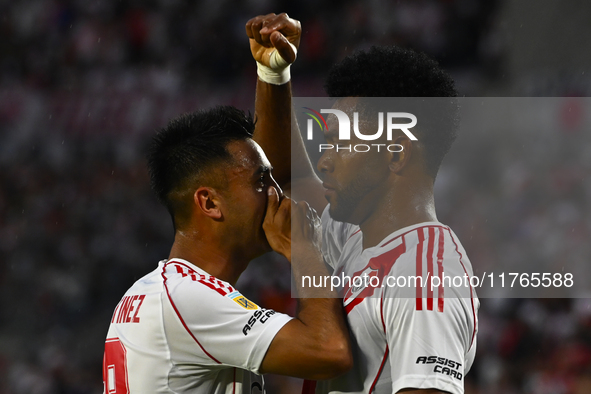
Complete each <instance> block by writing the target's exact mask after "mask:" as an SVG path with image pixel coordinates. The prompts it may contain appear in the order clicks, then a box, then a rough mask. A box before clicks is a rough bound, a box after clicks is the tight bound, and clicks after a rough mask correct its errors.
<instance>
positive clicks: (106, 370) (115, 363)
mask: <svg viewBox="0 0 591 394" xmlns="http://www.w3.org/2000/svg"><path fill="white" fill-rule="evenodd" d="M125 354H126V351H125V346H123V344H122V343H121V341H120V340H119V338H110V339H107V341H106V342H105V356H104V358H103V382H104V384H105V394H113V393H117V394H129V384H128V382H127V362H126V359H125Z"/></svg>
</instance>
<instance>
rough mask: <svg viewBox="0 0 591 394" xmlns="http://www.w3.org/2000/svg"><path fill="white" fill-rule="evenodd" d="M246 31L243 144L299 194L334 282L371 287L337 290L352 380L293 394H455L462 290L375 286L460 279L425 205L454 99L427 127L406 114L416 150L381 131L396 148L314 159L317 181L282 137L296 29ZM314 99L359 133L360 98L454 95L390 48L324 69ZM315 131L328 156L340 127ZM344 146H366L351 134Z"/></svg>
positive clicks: (370, 127)
mask: <svg viewBox="0 0 591 394" xmlns="http://www.w3.org/2000/svg"><path fill="white" fill-rule="evenodd" d="M246 32H247V35H248V37H249V39H250V47H251V52H252V54H253V57H254V59H255V60H256V61H257V62H258V75H259V78H258V82H257V95H256V106H255V114H256V116H257V127H256V130H255V134H254V137H255V140H256V141H257V142H258V143H259V144H260V145H261V146H262V147H263V149H265V151H266V152H267V154H268V156H269V158H270V160H271V161H272V162H273V164H274V166H275V170H276V171H275V173H276V174H277V176H276V179H277V182H278V183H279V184H280V185H281V186H282V187H284V190H285V192H286V193H287V194H290V193H292V192H293V193H294V194H296V193H299V195H297V196H296V197H297V198H303V199H305V200H306V201H308V202H310V204H311V205H312V206H313V207H314V208H316V209H317V210H318V212H321V211H323V214H322V221H323V256H324V259H325V261H326V262H327V263H328V264H329V265H330V266H332V268H333V270H334V274H335V275H337V276H340V275H347V276H349V277H353V278H356V277H357V278H364V277H365V278H375V279H376V280H377V282H378V285H377V286H369V285H367V284H364V285H360V286H351V285H345V287H344V288H343V304H344V306H345V310H346V313H347V320H348V322H349V325H350V330H351V333H352V341H353V356H354V366H353V368H352V370H351V371H349V372H348V373H347V374H345V375H343V376H341V377H338V378H335V379H332V380H327V381H322V382H318V384H317V385H316V384H315V383H312V382H307V383H306V384H305V385H304V393H312V392H316V393H335V394H336V393H384V394H385V393H397V392H405V393H410V392H417V393H441V392H447V393H454V394H459V393H463V392H464V376H465V374H466V373H467V372H468V370H469V369H470V366H471V364H472V362H473V360H474V355H475V351H476V333H477V326H478V323H477V310H478V305H479V303H478V299H477V298H476V294H475V292H474V289H473V288H472V287H470V286H458V287H455V286H452V285H447V284H446V285H441V286H436V287H435V288H433V287H429V286H425V288H423V287H421V286H420V285H419V286H416V287H413V288H412V289H411V292H410V294H409V293H408V292H406V293H405V292H404V290H403V289H401V288H400V287H395V286H392V285H387V283H388V280H389V278H398V277H404V278H410V277H415V278H417V277H419V278H421V280H424V279H427V280H428V279H430V278H433V277H437V278H439V279H441V278H443V276H444V274H445V275H447V276H453V277H456V276H460V277H464V276H465V275H472V267H471V264H470V261H469V259H468V257H467V256H466V252H465V250H464V249H463V247H462V246H461V243H460V242H459V240H458V238H457V237H456V235H455V234H454V233H453V232H452V231H451V229H450V228H449V227H447V226H445V225H444V224H442V223H440V222H439V221H438V220H437V217H436V213H435V204H434V196H433V185H434V182H435V177H436V174H437V171H438V169H439V166H440V164H441V161H442V160H443V157H444V156H445V154H446V153H447V151H448V150H449V149H450V147H451V144H452V142H453V140H454V139H455V135H456V132H455V127H454V126H455V123H456V113H457V105H456V104H455V103H454V100H449V99H445V100H443V103H444V104H443V106H442V107H441V108H443V109H444V110H445V111H439V115H442V116H441V117H440V118H437V120H438V121H435V122H429V121H425V122H423V120H425V119H426V118H424V117H423V115H420V116H417V117H418V118H419V122H422V123H419V126H417V127H416V128H413V133H416V138H417V140H416V141H415V140H412V139H411V138H410V137H409V136H408V135H406V133H403V132H402V131H401V130H397V131H393V134H392V140H391V141H390V143H392V144H396V145H397V146H401V147H402V149H398V150H395V151H389V150H386V149H382V150H381V151H372V152H356V151H353V150H351V149H349V150H347V149H346V147H345V148H343V149H341V150H337V149H326V150H324V151H323V154H322V156H321V157H320V159H319V161H318V164H317V169H318V171H319V172H320V175H321V178H322V181H321V180H319V179H318V177H317V176H316V174H315V172H314V171H313V169H312V166H311V164H310V161H309V159H308V158H307V155H306V153H305V149H304V144H303V141H302V138H301V135H300V133H299V132H297V133H290V130H291V128H292V119H291V116H290V113H291V110H292V108H291V83H290V82H289V75H288V74H289V71H286V69H287V68H288V67H289V63H291V62H292V61H293V59H294V58H295V54H296V53H295V51H294V50H293V49H294V48H293V47H292V46H291V45H289V43H288V42H287V41H289V42H291V43H292V44H293V43H295V42H299V35H300V34H301V27H300V24H299V22H297V21H295V20H293V19H291V18H289V17H288V16H287V15H286V14H280V15H275V14H269V15H265V16H259V17H256V18H253V19H251V20H250V21H249V22H248V23H247V24H246ZM276 54H280V55H281V56H282V57H283V58H284V59H285V62H283V64H279V65H278V63H277V62H276V61H275V62H273V63H272V62H270V61H269V59H272V58H274V57H276ZM284 55H285V56H284ZM326 89H327V92H328V94H329V96H331V97H335V98H336V101H335V103H334V105H333V107H332V109H333V110H338V111H342V112H343V113H345V114H346V115H348V117H349V119H354V114H355V113H358V114H359V118H360V120H359V124H360V126H359V128H360V129H362V130H361V132H362V134H365V135H369V134H372V133H373V132H374V131H375V128H376V127H377V124H376V123H377V122H376V121H375V120H373V118H369V117H367V116H365V115H367V113H375V110H373V112H372V108H370V107H368V106H367V105H368V104H367V103H368V102H369V101H371V100H370V99H366V97H447V98H450V97H455V96H456V91H455V89H454V86H453V80H452V79H451V78H450V77H449V76H448V75H447V74H445V73H444V72H443V71H442V70H441V69H440V68H439V66H438V65H437V63H436V62H434V61H433V60H431V59H429V58H428V57H426V56H425V55H423V54H419V53H416V52H414V51H411V50H406V49H401V48H397V47H372V48H371V49H369V50H366V51H360V52H356V53H355V54H354V55H352V56H349V57H347V58H345V59H344V60H343V61H341V62H340V63H338V64H337V65H335V66H334V67H333V68H332V69H331V71H330V73H329V76H328V78H327V82H326ZM422 102H423V103H425V106H427V107H428V106H429V105H431V104H430V103H431V102H430V100H422ZM415 108H416V109H417V110H423V111H424V110H425V108H423V106H422V105H419V106H415ZM441 108H439V109H440V110H441ZM333 112H334V111H333ZM364 116H365V117H364ZM326 121H327V126H328V127H327V128H326V130H325V138H326V140H327V141H326V142H327V143H328V144H330V145H333V146H337V145H338V144H339V139H338V137H339V136H338V134H337V133H336V130H339V124H340V123H337V119H336V117H335V116H332V115H329V116H328V117H327V118H326ZM293 127H297V124H294V125H293ZM349 142H350V143H351V144H354V143H364V142H366V141H364V140H362V139H360V138H359V137H358V136H357V135H355V136H351V138H350V141H349ZM327 203H328V204H327ZM365 283H367V282H365ZM426 283H429V282H428V281H427V282H426Z"/></svg>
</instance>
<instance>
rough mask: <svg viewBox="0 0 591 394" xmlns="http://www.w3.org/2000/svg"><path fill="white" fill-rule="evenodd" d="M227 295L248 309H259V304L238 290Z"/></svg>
mask: <svg viewBox="0 0 591 394" xmlns="http://www.w3.org/2000/svg"><path fill="white" fill-rule="evenodd" d="M226 297H230V298H231V299H232V300H234V302H235V303H237V304H238V305H240V306H241V307H243V308H244V309H248V310H256V309H259V306H258V305H257V304H255V303H254V302H252V301H251V300H249V299H248V298H246V297H245V296H243V295H242V294H240V293H239V292H237V291H234V292H232V293H230V294H228V295H227V296H226Z"/></svg>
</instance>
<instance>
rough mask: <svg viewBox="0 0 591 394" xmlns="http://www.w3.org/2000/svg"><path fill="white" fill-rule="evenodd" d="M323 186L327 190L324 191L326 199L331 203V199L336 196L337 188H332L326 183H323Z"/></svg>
mask: <svg viewBox="0 0 591 394" xmlns="http://www.w3.org/2000/svg"><path fill="white" fill-rule="evenodd" d="M322 186H323V187H324V188H325V189H326V190H325V191H324V198H326V199H327V200H328V201H329V202H330V199H331V197H333V196H334V195H335V194H336V191H335V187H334V186H332V185H331V184H330V183H326V182H324V183H322Z"/></svg>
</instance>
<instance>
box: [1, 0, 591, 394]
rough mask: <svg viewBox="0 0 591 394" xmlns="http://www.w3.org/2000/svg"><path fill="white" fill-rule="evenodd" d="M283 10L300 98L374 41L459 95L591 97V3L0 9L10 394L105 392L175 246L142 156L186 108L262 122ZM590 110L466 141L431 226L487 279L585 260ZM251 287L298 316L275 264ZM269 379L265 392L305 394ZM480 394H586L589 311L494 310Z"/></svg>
mask: <svg viewBox="0 0 591 394" xmlns="http://www.w3.org/2000/svg"><path fill="white" fill-rule="evenodd" d="M282 11H285V12H288V13H289V15H290V16H292V17H294V18H297V19H300V20H301V21H302V26H303V38H302V43H301V50H300V52H299V54H298V60H297V62H296V64H295V65H294V66H293V67H292V75H293V76H294V81H295V82H294V90H295V95H298V96H316V95H320V96H321V95H323V90H322V80H323V77H324V75H325V73H326V71H327V70H328V68H329V66H330V65H331V64H332V63H333V62H335V61H337V60H339V59H341V58H342V57H343V56H345V55H347V54H350V53H352V52H353V51H354V50H356V49H360V48H367V47H369V46H370V45H373V44H398V45H403V46H409V47H413V48H415V49H418V50H421V51H424V52H426V53H427V54H429V55H431V56H433V57H435V58H436V59H438V60H439V61H440V63H441V64H442V65H443V66H444V67H445V68H446V69H447V70H448V71H449V72H450V73H451V74H452V75H453V76H454V78H455V80H456V81H457V85H458V88H459V90H460V93H461V94H462V95H466V96H568V97H580V96H589V95H590V93H591V78H590V76H591V70H590V66H591V51H589V50H588V47H587V46H586V44H585V43H586V42H589V41H590V39H591V25H589V24H588V20H589V15H591V3H589V2H586V1H583V0H569V1H566V2H565V1H558V0H545V1H533V0H399V1H380V0H370V1H363V2H362V1H351V0H349V1H334V0H332V1H331V0H324V1H312V0H302V1H299V2H297V3H296V2H287V1H270V0H265V1H259V0H250V1H235V0H216V1H214V0H206V1H192V2H189V1H185V0H145V1H138V0H120V1H114V0H86V1H82V0H20V1H18V2H16V1H8V0H0V32H1V37H2V39H0V394H8V393H11V394H12V393H15V394H21V393H22V394H25V393H26V394H29V393H31V394H86V393H93V394H94V393H100V392H102V373H101V368H102V351H103V350H102V349H103V344H104V339H105V335H106V332H107V327H108V323H109V320H110V317H111V313H112V310H113V308H114V307H115V305H116V304H117V302H118V301H119V299H120V298H121V296H122V295H123V293H124V292H125V291H126V290H127V288H128V287H129V286H130V285H131V284H132V283H133V281H134V280H136V279H138V278H140V277H141V276H143V275H144V274H145V273H147V272H149V271H151V270H152V269H153V268H154V267H155V266H156V264H157V262H158V261H159V260H160V259H162V258H165V257H166V256H167V255H168V250H169V247H170V245H171V242H172V235H173V234H172V226H171V223H170V219H169V218H168V215H167V213H166V211H165V209H164V208H162V207H160V206H158V204H157V202H156V199H155V198H154V197H153V196H152V194H151V192H150V190H149V185H148V177H147V173H146V167H145V160H144V148H145V146H146V144H147V142H148V141H149V139H150V136H151V135H152V134H153V133H154V131H155V130H156V129H157V128H159V127H162V126H163V125H164V124H165V123H166V122H167V120H168V119H170V118H172V117H174V116H176V115H178V114H179V113H182V112H186V111H190V110H193V109H196V108H204V107H210V106H212V105H215V104H232V105H236V106H238V107H240V108H243V109H247V110H248V109H251V110H252V108H253V98H254V87H255V82H256V74H255V66H254V64H253V62H252V60H251V55H250V52H249V48H248V41H247V39H246V36H245V32H244V24H245V23H246V21H247V20H248V19H249V18H251V17H253V16H255V15H257V14H261V13H268V12H282ZM573 100H575V99H573ZM588 104H589V102H588V101H585V100H581V101H576V100H575V101H573V102H571V103H569V104H568V105H567V106H566V107H565V108H567V110H565V111H566V112H565V113H564V114H563V117H562V118H560V119H562V120H563V122H564V124H563V127H561V128H560V130H552V129H548V128H547V129H546V130H544V133H543V134H542V135H541V136H540V137H539V138H538V137H537V134H536V133H535V132H530V133H526V134H520V133H519V132H518V131H516V130H503V132H500V133H498V134H495V133H490V134H485V133H480V134H478V136H479V138H464V137H460V139H459V140H458V144H457V145H456V147H455V148H454V150H453V151H452V153H451V154H450V157H449V158H448V159H447V161H446V162H445V163H444V167H443V168H442V172H441V174H440V177H439V180H438V184H437V189H438V196H437V205H438V215H439V219H440V220H441V221H442V222H444V223H446V224H449V225H450V226H451V227H452V228H453V229H454V231H455V232H456V233H457V234H458V236H459V237H460V239H461V240H462V241H463V243H464V247H465V248H466V250H467V251H468V253H469V255H470V256H471V260H472V262H473V265H474V266H475V268H476V269H485V268H487V267H490V266H494V264H495V262H496V261H497V260H504V261H510V262H515V264H519V263H520V262H527V263H529V264H535V262H536V261H537V260H544V261H550V263H554V264H555V265H556V266H557V267H559V266H560V264H561V261H565V260H568V261H571V260H575V261H578V262H580V266H582V267H585V264H588V263H590V259H589V257H590V256H591V252H590V250H589V248H590V243H589V239H590V238H589V234H590V232H591V207H590V205H589V201H591V182H590V181H589V175H591V160H590V159H589V158H590V157H591V133H589V123H590V122H589V116H590V115H589V108H590V107H589V105H588ZM573 108H574V114H573ZM557 116H559V115H557ZM553 133H555V134H553ZM531 141H536V144H535V146H534V147H533V148H531V149H527V150H525V149H524V148H523V147H525V146H526V145H528V144H529V142H531ZM557 145H558V148H556V146H557ZM528 146H529V145H528ZM548 147H554V148H555V149H554V148H553V149H552V150H551V151H550V153H549V151H548V149H546V148H548ZM238 288H240V289H241V290H242V292H243V293H244V294H245V295H247V296H248V297H250V298H251V299H252V300H253V301H255V302H257V303H259V304H262V305H265V306H267V307H271V308H275V309H277V310H280V311H287V312H293V311H294V308H295V301H294V300H293V299H291V298H290V277H289V267H288V266H287V264H286V263H285V262H284V261H282V260H281V259H280V258H278V257H277V256H274V255H268V256H265V257H263V258H259V259H257V260H256V261H254V262H253V263H252V264H251V267H249V269H248V270H247V271H246V272H245V273H244V275H243V277H242V278H241V279H240V282H239V284H238ZM267 380H268V382H269V388H268V392H269V393H270V394H274V393H280V394H291V393H297V392H299V389H300V387H301V381H299V380H297V379H287V378H281V377H269V378H268V379H267ZM467 393H479V394H488V393H509V394H513V393H515V394H518V393H519V394H520V393H523V394H529V393H536V394H537V393H539V394H582V393H591V302H590V301H589V300H588V299H584V298H579V299H503V298H498V299H483V300H482V307H481V311H480V334H479V343H478V353H477V358H476V361H475V364H474V366H473V369H472V371H471V372H470V373H469V374H468V375H467Z"/></svg>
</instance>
